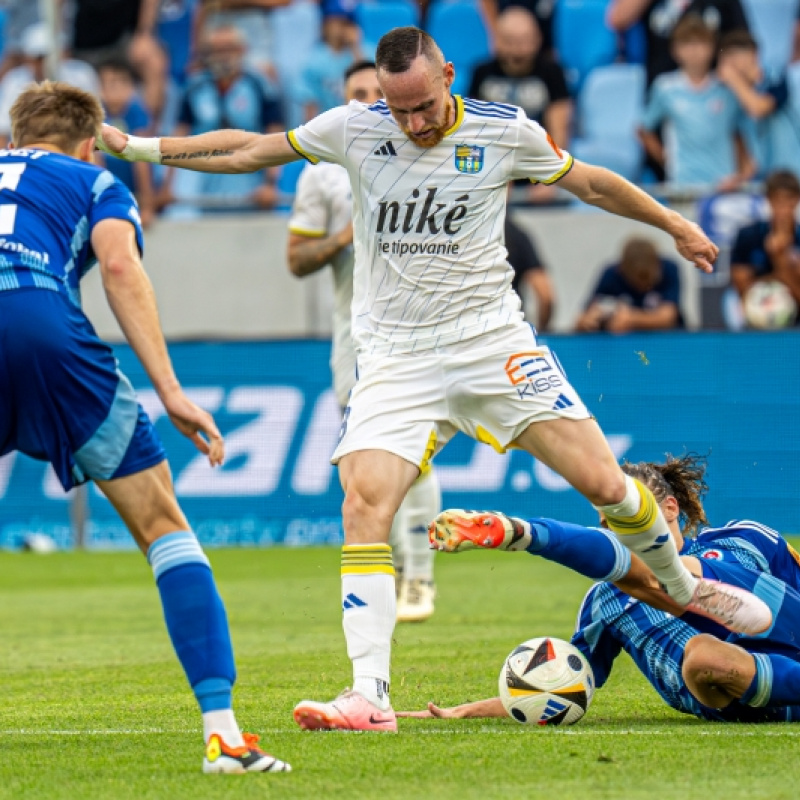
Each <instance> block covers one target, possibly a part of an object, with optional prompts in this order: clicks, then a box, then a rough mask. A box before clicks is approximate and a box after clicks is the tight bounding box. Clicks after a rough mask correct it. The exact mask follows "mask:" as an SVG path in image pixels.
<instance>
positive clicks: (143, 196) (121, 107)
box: [97, 59, 155, 227]
mask: <svg viewBox="0 0 800 800" xmlns="http://www.w3.org/2000/svg"><path fill="white" fill-rule="evenodd" d="M97 74H98V75H99V76H100V100H101V101H102V103H103V108H104V110H105V112H106V121H107V122H108V123H109V125H114V126H115V127H117V128H119V129H120V130H121V131H124V132H125V133H132V134H134V135H135V136H147V135H149V134H150V132H151V131H150V115H149V114H148V113H147V109H146V108H145V107H144V104H143V103H142V101H141V99H140V98H139V96H138V95H137V93H136V75H135V73H134V71H133V67H131V65H130V63H129V62H127V61H124V60H121V59H109V60H108V61H105V62H104V63H102V64H100V66H99V68H98V71H97ZM106 168H107V169H108V170H109V171H110V172H112V173H113V174H114V175H116V176H117V177H118V178H119V179H120V180H121V181H122V182H123V183H124V184H125V185H126V186H127V187H128V189H130V190H131V192H133V194H134V195H135V196H136V200H137V202H138V204H139V214H140V216H141V218H142V225H143V226H144V227H147V226H148V225H149V224H150V223H151V222H152V221H153V217H154V216H155V196H154V191H153V173H152V169H151V165H150V164H148V163H145V162H143V161H136V162H130V161H123V160H122V159H119V158H107V159H106Z"/></svg>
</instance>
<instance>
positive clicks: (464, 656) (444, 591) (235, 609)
mask: <svg viewBox="0 0 800 800" xmlns="http://www.w3.org/2000/svg"><path fill="white" fill-rule="evenodd" d="M211 560H212V564H213V566H214V569H215V572H216V575H217V578H218V581H219V584H220V589H221V591H222V594H223V596H224V598H225V600H226V603H227V606H228V612H229V615H230V618H231V624H232V629H233V637H234V644H235V647H236V655H237V662H238V666H239V682H238V684H237V691H236V695H235V698H236V706H237V714H238V718H239V721H240V723H241V724H242V725H243V727H244V728H245V729H247V730H251V731H253V732H256V733H260V734H261V735H262V743H264V744H265V745H266V747H265V749H267V750H270V751H272V752H275V753H276V754H278V755H279V756H280V757H281V758H285V759H286V760H288V761H290V762H291V763H292V765H293V766H294V769H295V771H294V772H293V773H291V774H289V775H274V776H269V775H251V776H242V777H237V776H205V775H203V774H202V773H201V772H200V765H201V759H202V737H201V733H200V731H201V728H200V724H199V721H200V720H199V714H198V713H197V711H196V707H195V704H194V700H193V698H192V696H191V694H190V692H189V690H188V687H187V686H186V685H185V681H184V678H183V675H182V673H181V672H180V669H179V667H178V664H177V662H176V660H175V658H174V656H173V654H172V650H171V647H170V645H169V642H168V639H167V635H166V632H165V630H164V627H163V624H162V620H161V612H160V607H159V604H158V596H157V592H156V590H155V588H154V586H153V581H152V577H151V574H150V571H149V569H148V568H147V566H146V564H145V562H144V559H142V558H141V556H139V555H138V554H135V553H119V554H91V553H89V554H87V553H68V554H55V555H50V556H44V557H41V556H33V555H29V554H4V555H1V556H0V573H2V575H3V579H2V581H1V582H0V614H2V626H1V627H0V630H1V631H2V639H1V640H0V679H1V680H2V701H0V748H1V750H0V752H1V753H2V758H0V798H29V797H30V798H32V797H37V798H38V797H42V798H48V800H50V799H51V798H53V799H54V798H70V800H78V799H79V798H115V799H116V798H120V799H123V798H137V799H138V798H169V800H182V798H191V799H192V800H199V799H200V798H202V799H203V800H205V799H206V798H209V799H212V800H213V799H214V798H234V797H236V798H238V797H247V798H259V797H270V798H289V797H292V798H295V797H298V796H300V797H342V798H381V800H388V799H389V798H416V797H430V798H450V797H453V798H459V800H465V799H466V798H494V797H513V796H522V795H526V794H534V795H544V796H546V797H555V798H559V800H560V798H593V799H594V798H597V799H600V798H625V800H637V799H638V798H653V797H656V798H658V799H659V800H669V799H670V798H708V797H711V798H714V799H715V800H716V798H725V800H732V799H733V798H748V800H753V799H754V798H759V799H760V798H787V800H788V799H789V798H796V797H797V796H798V794H799V793H800V789H798V785H800V760H798V758H797V752H798V746H800V725H798V726H796V727H795V726H790V725H783V726H779V725H769V726H745V725H735V726H734V725H727V726H725V725H721V724H713V723H704V722H700V721H697V720H695V719H693V718H691V717H686V716H683V715H680V714H677V713H675V712H673V711H671V710H670V709H668V708H667V707H666V706H665V705H664V704H663V703H662V702H661V700H660V699H659V698H658V696H657V695H656V694H655V692H654V691H653V690H652V689H651V688H650V687H649V686H648V685H647V684H646V682H645V681H644V679H643V678H642V677H641V676H640V675H639V674H638V672H637V671H636V670H635V668H634V667H633V665H632V663H631V662H630V660H629V659H628V657H627V656H625V655H622V656H621V657H620V658H619V659H618V662H617V665H616V667H615V670H614V674H613V676H612V679H611V681H610V682H609V683H608V684H607V685H606V686H605V687H604V688H603V689H601V690H600V691H599V692H598V693H597V694H596V695H595V699H594V703H593V704H592V707H591V708H590V710H589V713H588V715H587V717H585V718H584V719H583V720H582V721H581V722H580V723H579V724H578V725H576V726H574V727H572V728H564V729H561V728H553V729H546V728H545V729H537V728H526V727H523V726H521V725H518V724H517V723H515V722H513V721H512V720H510V719H503V720H488V721H480V720H464V721H448V722H443V721H438V720H432V721H427V720H401V721H400V734H399V735H398V736H390V735H385V734H384V735H380V734H342V733H304V732H301V731H299V730H298V729H296V728H295V726H294V723H293V722H292V719H291V710H292V708H293V706H294V704H295V703H296V702H297V701H298V700H300V699H302V698H304V697H310V698H312V699H329V698H331V697H333V696H334V695H336V694H337V693H338V692H339V691H340V690H341V689H342V688H343V687H344V686H345V685H347V684H348V682H349V680H350V669H349V662H348V661H347V658H346V655H345V651H344V642H343V637H342V633H341V618H340V612H339V578H338V562H339V552H338V550H337V549H312V550H239V551H214V552H212V553H211ZM437 584H438V589H439V598H438V605H437V612H436V615H435V616H434V617H433V619H431V620H429V621H428V622H426V623H423V624H419V625H401V626H398V627H397V629H396V631H395V651H394V652H395V655H394V679H393V684H392V694H393V702H394V706H395V708H396V709H407V708H421V707H423V706H424V704H425V702H426V701H428V700H436V701H437V702H440V703H444V704H454V703H457V702H463V701H466V700H474V699H479V698H482V697H489V696H493V695H494V694H495V693H496V679H497V674H498V672H499V669H500V664H501V663H502V660H503V658H504V657H505V655H506V654H507V653H508V652H509V651H510V650H511V649H512V648H513V647H514V646H515V645H516V644H518V643H519V642H521V641H522V640H524V639H527V638H530V637H532V636H536V635H543V634H550V635H554V636H560V637H562V638H565V639H567V638H569V635H570V633H571V631H572V625H573V621H574V618H575V614H576V613H577V610H578V605H579V603H580V600H581V598H582V595H583V592H584V591H585V589H586V588H587V586H588V582H587V581H585V580H583V579H581V578H580V577H578V576H575V575H573V574H571V573H570V572H568V571H567V570H565V569H562V568H560V567H557V566H554V565H551V564H548V563H546V562H544V561H541V560H539V559H535V558H532V557H528V556H526V555H524V554H505V553H468V554H464V555H459V556H440V557H439V558H438V561H437Z"/></svg>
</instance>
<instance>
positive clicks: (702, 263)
mask: <svg viewBox="0 0 800 800" xmlns="http://www.w3.org/2000/svg"><path fill="white" fill-rule="evenodd" d="M559 186H561V187H563V188H564V189H566V190H567V191H568V192H572V194H574V195H575V196H576V197H578V198H579V199H581V200H583V202H584V203H589V204H590V205H593V206H598V207H599V208H602V209H604V210H605V211H609V212H611V213H612V214H617V215H619V216H620V217H629V218H630V219H635V220H638V221H639V222H644V223H647V224H648V225H652V226H653V227H655V228H660V229H661V230H662V231H666V232H667V233H668V234H670V236H672V238H673V239H674V240H675V248H676V249H677V251H678V252H679V253H680V254H681V256H683V258H685V259H686V260H687V261H691V262H692V263H693V264H694V265H695V266H696V267H697V268H698V269H700V270H702V271H703V272H713V270H714V262H715V261H716V260H717V254H718V253H719V248H718V247H717V246H716V245H715V244H714V243H713V242H712V241H711V240H710V239H709V238H708V237H707V236H706V235H705V234H704V233H703V231H702V230H701V228H700V227H699V226H698V225H696V224H695V223H694V222H690V221H689V220H688V219H686V218H685V217H682V216H681V215H680V214H678V212H677V211H672V210H671V209H669V208H667V207H666V206H663V205H661V203H659V202H658V201H657V200H654V199H653V198H652V197H651V196H650V195H649V194H647V192H643V191H642V190H641V189H639V188H638V187H636V186H634V185H633V184H632V183H630V182H629V181H626V180H625V179H624V178H621V177H620V176H619V175H617V174H615V173H614V172H611V171H610V170H607V169H604V168H603V167H595V166H593V165H591V164H584V163H582V162H580V161H575V163H574V164H573V166H572V169H571V170H570V171H569V172H568V173H567V174H566V175H564V177H563V178H561V179H560V181H559Z"/></svg>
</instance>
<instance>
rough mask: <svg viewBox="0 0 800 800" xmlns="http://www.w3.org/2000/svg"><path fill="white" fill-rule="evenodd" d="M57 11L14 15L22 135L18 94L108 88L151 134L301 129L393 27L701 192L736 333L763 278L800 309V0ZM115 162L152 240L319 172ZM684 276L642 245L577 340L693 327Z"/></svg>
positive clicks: (603, 289) (536, 273)
mask: <svg viewBox="0 0 800 800" xmlns="http://www.w3.org/2000/svg"><path fill="white" fill-rule="evenodd" d="M43 6H44V4H41V3H35V2H29V0H5V2H3V3H0V8H1V9H2V11H1V12H0V21H2V27H3V37H2V38H3V44H4V46H3V50H2V62H0V137H2V139H3V142H7V141H8V138H9V121H8V110H9V108H10V107H11V104H12V102H13V100H14V99H15V98H16V97H17V96H18V95H19V93H20V92H21V91H22V89H23V88H24V87H25V86H26V85H27V84H28V83H30V82H31V81H33V80H41V79H43V78H44V77H46V76H55V77H57V78H58V79H61V80H64V81H66V82H69V83H72V84H74V85H76V86H79V87H81V88H84V89H87V90H89V91H91V92H92V93H94V94H97V95H99V97H100V98H101V100H102V102H103V105H104V108H105V111H106V114H107V118H108V121H109V122H111V123H112V124H114V125H115V126H118V127H120V128H121V129H122V130H126V131H130V132H132V133H136V134H137V135H152V134H163V135H168V134H175V135H185V134H188V133H203V132H205V131H209V130H213V129H215V128H221V127H236V128H242V129H245V130H249V131H260V132H269V131H274V130H284V129H288V128H291V127H294V126H296V125H298V124H300V123H301V122H304V121H306V120H308V119H310V118H311V117H313V116H314V115H316V114H318V113H320V112H322V111H325V110H327V109H329V108H331V107H334V106H336V105H339V104H340V103H341V102H342V101H343V94H342V92H343V80H342V76H343V74H344V72H345V70H346V69H347V67H348V66H350V65H351V64H352V63H354V62H357V61H359V60H363V59H371V58H372V57H374V53H375V46H376V43H377V40H378V39H379V38H380V36H381V35H382V33H383V32H385V31H386V30H388V29H389V28H391V27H395V26H399V25H408V24H418V25H420V26H422V27H424V28H426V29H427V30H429V31H430V32H431V33H432V35H433V36H434V38H435V39H436V40H437V41H438V42H439V43H440V44H441V46H442V48H443V50H444V52H445V54H446V56H447V57H448V58H451V59H452V60H453V61H454V64H455V66H456V70H457V77H456V83H455V84H454V90H455V91H456V92H457V93H463V94H465V95H468V96H471V97H475V98H477V99H481V100H486V101H491V102H499V103H511V104H514V105H519V106H521V107H522V108H523V109H524V110H525V111H526V113H527V115H528V116H529V117H530V118H531V119H534V120H536V121H538V122H540V123H541V124H542V125H543V126H544V127H545V128H546V129H547V130H548V132H549V133H550V135H551V136H552V138H553V140H554V141H555V142H556V144H557V145H558V146H559V147H564V148H567V149H569V150H570V152H572V153H573V155H575V157H576V158H578V159H581V160H585V161H589V162H591V163H596V164H600V165H602V166H606V167H609V168H611V169H613V170H615V171H616V172H619V173H620V174H622V175H623V176H625V177H627V178H629V179H630V180H633V181H635V182H637V183H639V184H642V185H644V186H646V187H649V188H650V190H651V191H652V192H653V193H654V194H656V195H657V196H659V197H660V198H662V199H665V200H666V201H668V202H669V201H670V200H671V199H675V198H681V199H684V200H685V199H686V198H690V199H691V200H692V201H694V200H698V201H699V212H700V213H699V216H700V219H701V220H702V221H703V224H704V227H705V228H706V230H707V231H709V232H710V233H714V232H717V228H718V227H719V226H718V225H717V224H716V223H717V218H718V217H724V218H725V219H726V220H727V221H728V224H727V227H726V231H725V232H724V233H721V232H718V233H717V235H715V240H716V241H717V243H718V244H720V245H721V246H722V247H723V251H729V252H731V253H732V255H733V257H734V258H733V261H732V262H731V266H732V269H731V275H732V279H731V289H730V292H729V294H728V296H726V298H725V308H726V313H725V319H726V322H727V324H728V326H729V327H732V328H736V327H742V326H743V324H744V322H743V320H744V311H743V305H742V299H743V298H744V296H745V294H746V292H747V289H749V288H750V286H751V285H752V284H753V283H754V282H755V281H756V280H763V279H764V278H765V277H769V278H772V279H774V280H777V281H778V282H780V283H782V284H783V285H784V286H785V288H786V290H787V291H788V293H789V294H790V295H791V297H792V298H793V299H794V301H795V303H798V304H800V258H799V257H798V248H797V243H798V242H800V232H798V231H799V230H800V229H798V227H797V226H796V225H795V226H794V228H793V229H792V228H791V227H790V225H791V221H790V220H789V221H786V220H784V221H783V222H782V223H781V226H782V227H781V229H780V232H776V231H775V230H772V229H771V228H770V223H769V222H768V221H767V220H768V219H771V218H772V217H773V216H774V214H773V215H771V214H770V213H769V209H770V208H771V209H773V211H774V208H775V203H774V202H773V201H772V199H773V198H772V197H770V198H767V199H768V200H769V202H766V201H765V199H764V198H763V197H762V191H761V187H762V185H764V181H766V180H767V179H768V178H769V177H770V176H775V175H779V176H781V175H782V176H783V178H780V177H779V178H778V179H777V183H778V184H779V185H780V187H781V188H780V189H779V191H780V192H783V193H784V194H786V193H789V194H791V193H792V192H793V191H794V189H793V186H794V184H791V176H788V177H787V173H789V172H794V171H796V170H797V169H798V165H800V0H512V2H507V0H419V2H413V1H412V0H368V1H367V2H360V1H359V0H321V2H319V3H316V2H314V0H105V2H98V0H60V3H59V7H60V9H61V18H60V20H59V24H58V26H55V27H60V28H61V29H62V35H61V37H60V38H59V39H58V41H57V40H56V37H54V36H53V35H52V30H53V28H54V26H53V25H52V21H50V20H47V19H45V18H44V17H43V9H42V7H43ZM108 167H109V168H110V169H112V170H113V171H114V172H115V174H116V175H117V176H118V177H119V178H120V179H121V180H122V181H123V182H124V183H125V184H126V185H127V186H128V187H129V188H130V189H132V190H133V191H134V193H135V195H136V197H137V199H138V201H139V205H140V210H141V214H142V221H143V223H144V225H145V226H147V225H149V224H150V223H151V222H152V220H153V219H154V218H155V217H156V216H157V215H163V216H165V217H168V218H183V219H185V218H192V217H197V216H200V215H203V214H208V213H225V212H229V211H231V210H235V211H239V212H241V211H255V210H263V209H283V210H286V209H288V208H289V207H290V206H291V202H292V198H293V195H294V191H295V187H296V183H297V179H298V176H299V172H300V170H301V168H302V163H294V164H289V165H287V166H286V167H283V168H279V169H274V170H268V171H265V173H264V174H256V175H203V174H201V173H191V172H180V173H179V174H172V171H171V170H169V169H167V168H164V167H160V166H157V167H151V166H150V165H146V164H135V165H132V164H127V163H124V162H120V161H116V160H114V159H109V161H108ZM175 172H176V173H177V172H178V171H175ZM522 183H523V184H524V185H520V186H517V187H514V192H513V195H512V200H513V203H514V205H528V204H537V205H554V204H556V205H562V204H563V205H565V204H567V203H568V202H571V201H570V200H569V199H568V198H567V196H566V194H565V193H563V192H562V191H561V190H559V189H558V188H557V187H556V186H555V185H553V186H546V185H543V184H538V185H532V184H530V183H526V182H522ZM773 184H774V181H773ZM766 185H767V186H770V185H772V184H770V183H769V181H767V184H766ZM773 189H774V186H773ZM732 197H736V198H737V199H738V200H737V204H736V206H735V207H736V209H737V213H736V214H735V215H734V216H735V217H736V220H735V221H736V224H735V225H734V226H733V228H732V227H731V224H730V216H731V214H730V209H731V207H732V203H731V202H730V201H731V198H732ZM742 197H748V198H750V202H748V203H742V202H741V198H742ZM773 197H774V191H773ZM790 205H791V203H790ZM794 206H796V202H795V203H794V205H793V206H792V208H794ZM743 209H744V210H743ZM787 220H788V218H787ZM773 227H774V226H773ZM739 228H741V229H743V231H742V234H741V235H738V229H739ZM744 229H747V231H745V230H744ZM756 229H757V231H759V232H760V233H756V232H755V231H756ZM509 235H510V236H511V237H512V238H513V240H514V246H513V247H509V250H511V251H512V258H513V257H516V258H518V259H520V263H517V264H514V263H513V261H512V266H514V268H515V270H516V272H517V281H518V283H519V282H520V281H521V278H522V276H523V275H525V274H527V276H528V277H526V278H525V279H524V280H522V282H521V284H520V285H521V287H522V289H523V294H525V293H526V292H527V294H528V296H529V297H531V298H533V299H535V300H536V301H538V302H535V303H533V304H532V305H531V308H533V309H536V310H535V311H532V312H531V314H530V316H531V319H532V321H538V323H539V325H540V326H542V327H544V328H546V326H547V322H548V319H549V317H550V314H551V310H552V306H553V302H554V298H553V292H552V286H550V285H549V284H548V282H547V277H546V271H545V270H544V268H543V264H542V262H541V259H539V258H538V255H537V254H536V250H535V248H534V247H533V245H532V243H531V242H527V243H525V242H524V241H523V239H524V238H525V237H526V234H525V233H524V232H523V231H521V230H519V229H517V230H511V231H510V233H509ZM743 237H744V238H743ZM759 237H760V238H759ZM534 262H535V263H534ZM748 270H749V271H748ZM531 276H533V277H531ZM743 276H746V277H743ZM678 281H679V276H678V270H677V269H676V267H675V265H674V263H672V262H669V261H666V260H664V259H663V258H661V256H659V254H658V253H657V252H656V251H655V249H654V247H653V245H652V243H649V242H647V241H642V240H632V241H629V242H628V243H627V244H626V245H625V247H624V250H623V252H621V253H620V260H619V263H618V264H614V265H610V266H609V267H608V268H607V269H606V270H605V272H604V273H603V275H602V278H601V279H600V280H599V283H598V285H597V288H596V290H595V292H594V293H593V295H592V297H590V298H587V304H586V307H585V311H584V313H582V314H581V315H580V317H579V319H578V320H576V329H578V330H583V331H592V330H609V331H617V332H621V331H625V330H632V329H659V328H672V327H680V326H681V325H682V324H683V315H682V313H681V310H680V307H679V300H678V296H679V288H680V287H679V283H678ZM620 299H621V300H622V302H619V301H620Z"/></svg>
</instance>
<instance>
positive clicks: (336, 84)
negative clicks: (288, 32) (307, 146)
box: [296, 0, 375, 119]
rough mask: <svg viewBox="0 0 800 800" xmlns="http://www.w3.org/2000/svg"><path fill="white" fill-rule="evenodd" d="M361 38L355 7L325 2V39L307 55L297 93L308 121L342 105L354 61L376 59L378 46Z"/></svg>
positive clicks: (323, 29)
mask: <svg viewBox="0 0 800 800" xmlns="http://www.w3.org/2000/svg"><path fill="white" fill-rule="evenodd" d="M361 39H362V37H361V29H360V28H359V27H358V23H357V22H356V17H355V12H354V10H353V8H351V7H350V6H346V5H345V4H344V3H343V2H342V0H324V2H323V4H322V40H321V41H320V42H318V43H317V44H316V45H315V46H314V49H313V50H312V51H311V53H309V55H308V58H307V60H306V62H305V64H304V66H303V70H302V72H301V75H300V86H299V87H298V89H297V93H296V99H297V100H298V101H299V102H300V103H302V105H303V113H304V116H305V118H306V119H311V118H312V117H314V116H316V115H317V114H319V113H321V112H323V111H327V110H328V109H330V108H334V107H335V106H339V105H342V103H344V83H343V81H342V75H344V73H345V72H346V71H347V68H348V67H349V66H350V65H351V64H353V63H354V62H356V61H362V60H367V61H371V60H372V59H374V58H375V45H374V44H373V43H372V42H362V40H361Z"/></svg>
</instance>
